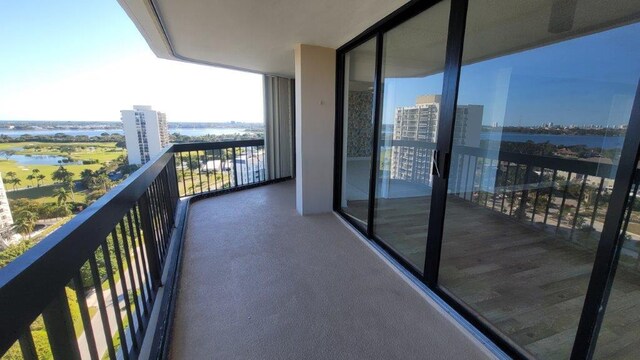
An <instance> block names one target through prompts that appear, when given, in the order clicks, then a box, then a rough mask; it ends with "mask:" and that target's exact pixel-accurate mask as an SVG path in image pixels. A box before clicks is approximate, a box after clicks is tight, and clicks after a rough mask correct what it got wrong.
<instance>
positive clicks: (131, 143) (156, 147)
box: [120, 105, 169, 165]
mask: <svg viewBox="0 0 640 360" xmlns="http://www.w3.org/2000/svg"><path fill="white" fill-rule="evenodd" d="M120 113H121V118H120V119H121V120H122V125H123V128H124V137H125V140H126V143H127V154H128V157H129V164H138V165H141V164H144V163H146V162H147V161H149V159H150V158H151V157H152V156H154V155H156V154H157V153H159V152H160V151H161V150H162V148H164V147H165V146H167V145H168V144H169V127H168V126H167V115H166V114H164V113H161V112H159V111H155V110H153V109H151V106H143V105H134V106H133V110H121V111H120Z"/></svg>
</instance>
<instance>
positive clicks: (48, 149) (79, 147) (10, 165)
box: [0, 142, 126, 190]
mask: <svg viewBox="0 0 640 360" xmlns="http://www.w3.org/2000/svg"><path fill="white" fill-rule="evenodd" d="M28 146H37V147H38V148H31V149H22V150H18V151H17V152H16V155H57V156H65V157H71V158H72V159H74V160H98V161H99V163H98V164H91V165H77V164H69V165H65V164H63V165H64V167H65V168H67V169H68V170H69V171H71V172H72V173H73V174H74V179H76V180H77V179H80V172H81V171H82V170H84V169H91V170H98V169H100V167H101V166H102V164H105V163H108V162H111V161H114V160H116V159H117V158H118V156H120V155H126V151H124V150H123V149H120V148H117V147H116V144H115V143H39V142H26V143H2V144H0V151H1V150H6V149H16V148H24V147H28ZM69 146H72V147H75V148H76V150H75V151H73V152H71V153H66V152H62V151H61V149H64V147H69ZM58 166H59V165H21V164H18V162H16V161H15V160H12V159H11V157H9V159H8V160H7V159H6V158H4V157H0V173H1V174H2V179H3V180H4V182H5V187H6V188H7V189H9V190H12V188H13V186H11V185H9V184H7V177H6V173H7V172H9V171H13V172H15V173H16V175H17V178H18V179H20V180H21V181H22V183H21V184H20V185H18V188H27V187H28V186H31V187H35V186H36V182H35V181H29V180H27V176H29V175H30V174H31V171H32V170H33V169H38V170H40V172H41V173H42V174H43V175H45V176H46V178H45V179H44V182H43V185H47V184H52V183H53V181H52V179H51V174H52V173H53V172H54V171H55V170H56V169H57V168H58Z"/></svg>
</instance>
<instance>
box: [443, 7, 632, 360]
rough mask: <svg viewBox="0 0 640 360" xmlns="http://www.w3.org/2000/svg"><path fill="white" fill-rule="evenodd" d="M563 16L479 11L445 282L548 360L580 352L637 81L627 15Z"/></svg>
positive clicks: (472, 33)
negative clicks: (578, 338)
mask: <svg viewBox="0 0 640 360" xmlns="http://www.w3.org/2000/svg"><path fill="white" fill-rule="evenodd" d="M557 3H558V2H557V1H551V0H549V1H535V2H529V1H526V2H525V1H512V0H503V1H492V2H475V1H471V2H470V3H469V9H468V16H467V23H466V36H465V39H464V44H465V46H464V52H463V60H462V61H463V66H462V69H461V75H460V85H459V90H458V98H457V99H458V101H457V108H456V118H455V129H454V132H453V139H454V140H453V148H452V152H451V154H452V156H451V159H452V160H451V169H450V178H449V184H448V197H447V207H446V213H445V226H444V233H443V239H442V254H441V267H440V274H439V284H440V285H441V286H442V287H444V288H445V289H447V290H448V291H449V292H450V293H452V294H453V295H454V296H455V297H457V298H458V299H460V300H461V301H463V302H464V303H465V304H466V305H467V306H469V307H470V308H471V309H473V311H475V312H477V313H478V314H479V315H480V316H482V317H483V318H485V319H487V320H488V321H490V322H491V323H492V325H493V326H495V327H496V328H498V329H499V330H500V331H502V332H503V333H504V334H505V335H507V336H508V337H509V338H510V339H511V340H513V341H514V342H515V343H517V344H518V345H519V346H521V347H523V348H524V349H525V350H526V351H528V352H529V353H531V354H533V355H535V356H537V357H540V358H545V359H550V358H566V357H568V356H569V354H570V353H571V350H572V347H573V340H574V338H575V335H576V329H577V326H578V322H579V320H580V315H581V312H582V307H583V304H584V300H585V295H586V293H587V287H588V285H589V279H590V277H591V270H592V268H593V264H594V259H595V254H596V249H597V246H598V242H599V241H600V237H601V231H602V228H603V226H604V222H605V215H606V213H607V210H608V207H609V206H610V205H614V206H615V205H620V204H609V202H608V199H609V197H610V196H611V193H612V192H613V191H614V190H615V187H616V183H615V181H614V179H615V177H616V170H617V167H618V162H619V159H620V153H621V151H622V145H623V142H624V138H625V136H627V134H626V128H627V126H628V123H629V118H630V114H631V107H632V104H633V101H634V97H635V92H636V87H637V85H638V80H639V76H640V46H638V45H640V40H639V39H640V24H639V23H628V21H627V20H626V19H621V17H622V15H627V14H625V13H621V12H619V11H622V10H624V9H622V8H618V9H613V8H608V9H607V11H604V10H603V9H602V8H601V7H600V5H598V4H597V3H595V2H589V1H577V2H575V3H576V4H574V6H575V8H573V9H557V8H556V5H555V4H557ZM636 10H640V6H639V7H638V9H636ZM596 14H597V15H596ZM500 34H509V36H501V35H500ZM637 135H638V134H636V136H637ZM639 234H640V233H639ZM639 279H640V277H637V278H636V280H635V281H636V284H635V285H640V283H638V282H637V281H638V280H639ZM636 300H637V301H640V292H639V293H638V296H637V299H636ZM638 325H640V322H639V323H635V324H630V325H629V326H628V327H627V329H626V330H623V331H629V332H633V331H637V330H638V329H639V328H638V327H637V326H638ZM638 340H639V341H638V345H639V346H640V339H638ZM639 355H640V354H639Z"/></svg>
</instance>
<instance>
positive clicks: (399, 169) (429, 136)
mask: <svg viewBox="0 0 640 360" xmlns="http://www.w3.org/2000/svg"><path fill="white" fill-rule="evenodd" d="M440 101H441V96H440V95H421V96H418V97H417V98H416V104H415V105H414V106H403V107H398V108H396V112H395V116H394V122H393V140H408V141H418V142H420V143H423V144H424V145H428V144H435V142H436V140H437V134H438V119H439V117H440ZM483 110H484V107H483V106H482V105H458V108H457V111H456V121H455V131H454V138H453V144H454V145H464V146H473V147H477V146H480V130H481V127H482V113H483ZM416 145H418V146H415V145H414V146H393V149H392V152H391V179H400V180H408V181H412V182H418V183H430V179H431V154H432V152H433V149H432V148H431V147H427V146H419V145H421V144H419V143H416Z"/></svg>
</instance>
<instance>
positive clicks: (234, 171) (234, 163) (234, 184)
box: [231, 146, 238, 186]
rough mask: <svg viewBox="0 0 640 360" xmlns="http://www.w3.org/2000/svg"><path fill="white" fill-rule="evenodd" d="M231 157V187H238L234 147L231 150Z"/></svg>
mask: <svg viewBox="0 0 640 360" xmlns="http://www.w3.org/2000/svg"><path fill="white" fill-rule="evenodd" d="M231 155H232V156H233V181H234V183H233V186H238V171H237V170H238V169H236V147H235V146H234V147H232V148H231Z"/></svg>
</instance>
